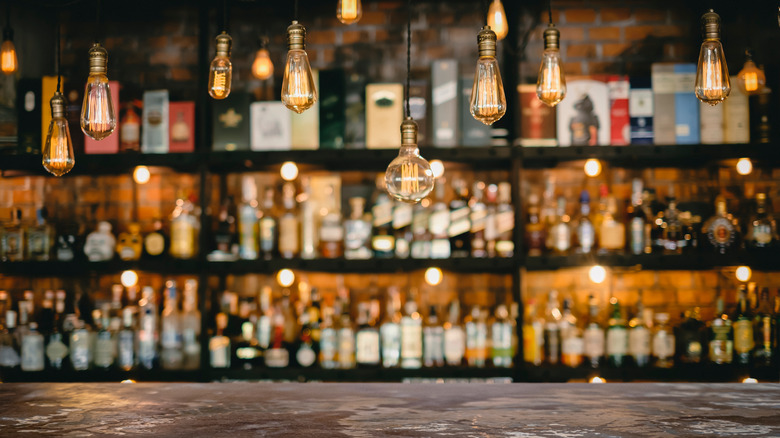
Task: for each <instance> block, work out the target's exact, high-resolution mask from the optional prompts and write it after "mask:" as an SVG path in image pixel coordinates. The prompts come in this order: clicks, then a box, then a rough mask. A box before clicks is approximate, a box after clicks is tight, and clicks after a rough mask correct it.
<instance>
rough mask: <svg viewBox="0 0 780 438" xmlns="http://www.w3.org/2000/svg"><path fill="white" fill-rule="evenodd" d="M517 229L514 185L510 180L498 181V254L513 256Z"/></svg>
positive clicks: (500, 255)
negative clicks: (513, 198)
mask: <svg viewBox="0 0 780 438" xmlns="http://www.w3.org/2000/svg"><path fill="white" fill-rule="evenodd" d="M514 230H515V211H514V207H513V206H512V186H511V185H510V184H509V183H508V182H501V183H498V205H497V206H496V235H497V236H498V237H497V240H496V255H498V257H506V258H509V257H512V256H514V254H515V243H514V240H512V237H513V234H514Z"/></svg>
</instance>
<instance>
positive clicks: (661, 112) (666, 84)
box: [651, 63, 677, 145]
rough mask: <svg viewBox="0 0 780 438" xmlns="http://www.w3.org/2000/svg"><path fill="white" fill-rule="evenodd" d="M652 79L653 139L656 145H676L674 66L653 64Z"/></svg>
mask: <svg viewBox="0 0 780 438" xmlns="http://www.w3.org/2000/svg"><path fill="white" fill-rule="evenodd" d="M651 79H652V83H653V110H654V112H653V137H654V141H655V144H661V145H671V144H676V143H677V136H676V135H675V125H676V117H675V91H676V86H675V85H676V83H675V77H674V64H666V63H655V64H653V66H652V76H651Z"/></svg>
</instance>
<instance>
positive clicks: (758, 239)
mask: <svg viewBox="0 0 780 438" xmlns="http://www.w3.org/2000/svg"><path fill="white" fill-rule="evenodd" d="M753 241H754V242H755V243H756V244H757V245H758V246H764V245H768V244H770V243H772V227H771V226H770V225H769V224H765V223H759V224H757V225H755V226H754V227H753Z"/></svg>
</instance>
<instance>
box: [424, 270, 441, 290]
mask: <svg viewBox="0 0 780 438" xmlns="http://www.w3.org/2000/svg"><path fill="white" fill-rule="evenodd" d="M442 278H443V275H442V272H441V269H439V268H428V269H426V270H425V282H426V283H428V284H429V285H431V286H438V285H439V284H440V283H441V280H442Z"/></svg>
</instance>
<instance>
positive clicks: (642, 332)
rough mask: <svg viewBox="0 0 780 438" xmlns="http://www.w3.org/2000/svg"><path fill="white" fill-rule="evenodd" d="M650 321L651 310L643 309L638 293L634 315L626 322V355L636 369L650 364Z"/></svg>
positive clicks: (651, 318) (651, 319)
mask: <svg viewBox="0 0 780 438" xmlns="http://www.w3.org/2000/svg"><path fill="white" fill-rule="evenodd" d="M652 321H653V316H652V310H650V309H645V306H644V304H642V296H641V293H640V296H639V302H638V303H637V307H636V314H635V315H634V317H633V318H631V320H630V321H628V354H629V355H630V356H631V359H633V362H634V365H636V366H637V367H646V366H648V365H649V364H650V351H651V349H650V343H651V339H650V338H651V336H650V325H651V324H652Z"/></svg>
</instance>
